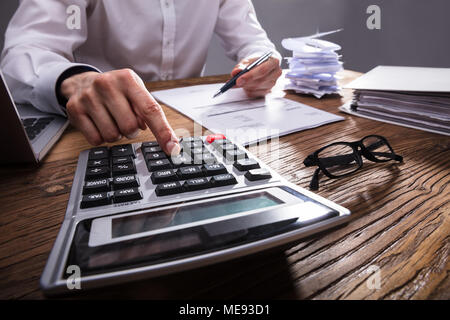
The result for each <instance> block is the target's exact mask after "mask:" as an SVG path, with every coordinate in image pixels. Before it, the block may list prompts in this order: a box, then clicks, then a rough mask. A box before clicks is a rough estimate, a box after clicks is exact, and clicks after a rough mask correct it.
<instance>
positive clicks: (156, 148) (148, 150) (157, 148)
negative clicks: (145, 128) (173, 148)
mask: <svg viewBox="0 0 450 320" xmlns="http://www.w3.org/2000/svg"><path fill="white" fill-rule="evenodd" d="M143 152H144V154H147V153H155V152H162V149H161V147H160V146H154V147H146V148H144V149H143Z"/></svg>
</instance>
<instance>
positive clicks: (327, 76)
mask: <svg viewBox="0 0 450 320" xmlns="http://www.w3.org/2000/svg"><path fill="white" fill-rule="evenodd" d="M338 31H340V30H336V31H330V32H324V33H318V34H314V35H311V36H308V37H301V38H288V39H284V40H283V41H282V42H281V44H282V45H283V47H284V48H285V49H287V50H291V51H292V52H293V56H292V57H290V58H287V60H288V64H289V71H288V73H287V74H286V77H287V78H288V79H290V82H289V83H287V84H286V86H285V89H286V90H294V91H295V92H297V93H303V94H312V95H314V96H315V97H317V98H321V97H322V96H324V95H326V94H333V93H338V92H339V90H340V88H339V86H338V84H337V80H338V76H337V73H338V72H339V71H341V70H342V65H343V63H342V62H341V61H339V58H340V57H341V56H340V55H338V54H337V53H336V51H339V50H340V49H341V47H340V46H339V45H337V44H335V43H333V42H330V41H325V40H321V39H318V38H320V37H323V36H325V35H328V34H331V33H335V32H338Z"/></svg>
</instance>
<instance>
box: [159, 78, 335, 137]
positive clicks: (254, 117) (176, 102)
mask: <svg viewBox="0 0 450 320" xmlns="http://www.w3.org/2000/svg"><path fill="white" fill-rule="evenodd" d="M222 85H223V83H218V84H208V85H198V86H190V87H183V88H176V89H169V90H161V91H154V92H151V93H152V95H153V96H154V97H155V98H156V99H157V100H159V101H161V102H162V103H164V104H166V105H168V106H170V107H172V108H174V109H175V110H177V111H179V112H181V113H182V114H184V115H186V116H187V117H189V118H191V119H192V120H194V121H196V122H197V123H199V124H201V125H202V126H203V127H205V128H207V129H208V130H210V131H212V132H216V133H224V134H225V135H226V136H227V137H229V138H230V139H232V140H234V141H236V142H238V143H240V144H242V145H249V144H252V143H255V142H257V141H264V140H267V139H270V138H272V137H275V136H282V135H286V134H289V133H293V132H297V131H301V130H306V129H310V128H315V127H318V126H321V125H324V124H327V123H331V122H335V121H341V120H344V118H343V117H341V116H337V115H334V114H332V113H328V112H325V111H322V110H319V109H316V108H313V107H310V106H308V105H305V104H302V103H299V102H296V101H292V100H289V99H286V98H284V97H283V96H284V93H283V92H282V91H281V92H273V93H271V94H269V95H267V96H266V98H265V99H264V98H262V99H249V98H248V97H247V95H246V94H245V92H244V90H243V89H241V88H235V89H230V90H228V91H227V92H226V93H224V94H223V95H221V96H219V97H217V98H215V99H213V98H212V96H213V95H214V93H215V92H217V91H218V90H219V88H220V87H221V86H222Z"/></svg>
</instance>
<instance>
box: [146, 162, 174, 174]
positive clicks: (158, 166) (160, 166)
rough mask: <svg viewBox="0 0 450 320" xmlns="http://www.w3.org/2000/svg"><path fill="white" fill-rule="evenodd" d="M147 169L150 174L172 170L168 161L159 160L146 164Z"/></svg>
mask: <svg viewBox="0 0 450 320" xmlns="http://www.w3.org/2000/svg"><path fill="white" fill-rule="evenodd" d="M147 169H148V171H151V172H153V171H158V170H164V169H172V165H171V164H170V162H169V160H167V159H161V160H155V161H149V162H147Z"/></svg>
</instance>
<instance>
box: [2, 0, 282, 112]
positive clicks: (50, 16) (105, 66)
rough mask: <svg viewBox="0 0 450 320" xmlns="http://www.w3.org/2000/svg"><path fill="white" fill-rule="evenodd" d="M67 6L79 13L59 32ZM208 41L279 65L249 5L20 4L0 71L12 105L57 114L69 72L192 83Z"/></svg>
mask: <svg viewBox="0 0 450 320" xmlns="http://www.w3.org/2000/svg"><path fill="white" fill-rule="evenodd" d="M70 5H76V6H77V7H78V8H80V12H81V15H80V18H81V20H80V21H81V24H80V28H79V29H76V28H75V29H71V28H69V27H68V26H67V20H68V19H69V18H70V17H74V16H73V14H68V13H67V12H66V10H67V8H68V7H69V6H70ZM70 13H73V12H70ZM71 21H74V20H71ZM213 33H216V34H217V35H218V37H219V39H220V42H221V44H222V46H223V47H224V48H225V51H226V55H227V56H228V57H229V58H231V59H233V60H236V61H239V60H241V59H243V58H247V57H254V56H258V55H261V54H263V53H264V52H266V51H268V50H273V51H274V52H275V55H274V56H275V57H276V58H278V59H279V60H281V56H280V54H279V53H278V52H276V51H275V46H274V45H273V43H272V42H271V41H270V40H269V39H268V37H267V34H266V33H265V31H264V30H263V29H262V27H261V25H260V24H259V22H258V20H257V18H256V14H255V10H254V8H253V5H252V3H251V0H105V1H99V0H21V1H20V5H19V8H18V10H17V11H16V13H15V14H14V16H13V18H12V20H11V21H10V24H9V26H8V29H7V31H6V35H5V47H4V50H3V52H2V58H1V68H2V72H3V73H4V75H5V78H6V80H7V82H8V85H9V87H10V89H11V91H12V94H13V97H14V99H15V100H16V101H17V102H19V103H31V104H33V105H34V106H35V107H37V108H39V109H41V110H43V111H47V112H53V113H59V114H64V111H63V109H62V108H61V106H60V105H59V103H58V101H57V99H56V95H55V84H56V81H57V79H58V77H59V76H60V75H61V74H62V73H63V72H64V71H65V70H67V69H69V68H70V67H73V66H77V65H87V66H91V67H94V68H96V69H97V70H98V71H102V72H106V71H110V70H114V69H120V68H131V69H133V70H134V71H135V72H136V73H137V74H138V75H139V76H141V78H142V79H143V80H144V81H151V80H169V79H180V78H187V77H197V76H200V75H201V74H202V71H203V68H204V65H205V61H206V55H207V51H208V47H209V43H210V40H211V37H212V35H213Z"/></svg>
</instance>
